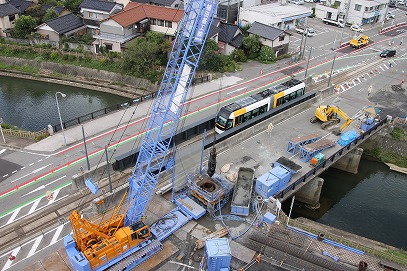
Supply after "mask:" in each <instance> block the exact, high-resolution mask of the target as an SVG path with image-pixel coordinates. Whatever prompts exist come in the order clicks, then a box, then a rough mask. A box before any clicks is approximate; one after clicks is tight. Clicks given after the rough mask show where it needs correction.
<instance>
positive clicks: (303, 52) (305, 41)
mask: <svg viewBox="0 0 407 271" xmlns="http://www.w3.org/2000/svg"><path fill="white" fill-rule="evenodd" d="M307 37H308V26H307V27H306V28H305V40H304V49H302V53H301V58H302V59H304V54H305V46H306V44H307Z"/></svg>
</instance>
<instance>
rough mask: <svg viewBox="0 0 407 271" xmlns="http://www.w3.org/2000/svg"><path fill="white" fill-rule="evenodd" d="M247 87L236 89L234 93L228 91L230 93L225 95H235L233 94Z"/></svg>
mask: <svg viewBox="0 0 407 271" xmlns="http://www.w3.org/2000/svg"><path fill="white" fill-rule="evenodd" d="M246 88H247V87H244V88H238V89H236V90H234V91H230V92H228V93H226V94H227V95H229V94H232V93H235V92H238V91H241V90H244V89H246Z"/></svg>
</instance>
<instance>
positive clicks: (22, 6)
mask: <svg viewBox="0 0 407 271" xmlns="http://www.w3.org/2000/svg"><path fill="white" fill-rule="evenodd" d="M9 3H10V4H12V5H13V6H14V7H16V8H18V9H19V10H20V15H21V14H23V13H24V12H25V11H26V10H27V8H29V7H30V6H31V5H32V4H33V2H31V1H26V0H10V1H9Z"/></svg>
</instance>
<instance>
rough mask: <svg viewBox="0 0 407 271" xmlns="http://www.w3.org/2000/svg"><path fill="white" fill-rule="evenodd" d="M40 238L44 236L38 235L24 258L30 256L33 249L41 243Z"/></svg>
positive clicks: (33, 251) (32, 253)
mask: <svg viewBox="0 0 407 271" xmlns="http://www.w3.org/2000/svg"><path fill="white" fill-rule="evenodd" d="M42 238H44V236H42V235H40V236H38V237H37V238H36V239H35V242H34V244H33V246H32V247H31V249H30V252H28V254H27V256H26V258H28V257H31V256H32V255H34V253H35V251H36V250H37V248H38V246H39V245H40V243H41V240H42Z"/></svg>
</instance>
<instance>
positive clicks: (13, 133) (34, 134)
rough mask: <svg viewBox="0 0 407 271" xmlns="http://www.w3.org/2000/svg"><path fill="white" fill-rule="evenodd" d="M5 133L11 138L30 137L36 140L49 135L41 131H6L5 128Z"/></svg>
mask: <svg viewBox="0 0 407 271" xmlns="http://www.w3.org/2000/svg"><path fill="white" fill-rule="evenodd" d="M3 133H4V134H7V135H10V136H15V137H26V138H27V137H28V138H34V139H35V138H36V137H39V136H43V135H45V134H46V133H47V130H46V129H44V130H41V131H38V132H30V131H25V130H15V129H4V128H3Z"/></svg>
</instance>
